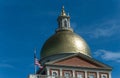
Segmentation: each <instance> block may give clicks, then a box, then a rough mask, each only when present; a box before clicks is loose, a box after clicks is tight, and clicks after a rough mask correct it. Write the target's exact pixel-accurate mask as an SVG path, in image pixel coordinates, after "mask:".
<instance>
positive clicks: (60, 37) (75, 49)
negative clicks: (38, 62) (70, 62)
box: [41, 30, 90, 57]
mask: <svg viewBox="0 0 120 78" xmlns="http://www.w3.org/2000/svg"><path fill="white" fill-rule="evenodd" d="M62 53H82V54H85V55H87V56H90V49H89V47H88V45H87V44H86V42H85V41H84V40H83V39H82V38H81V37H80V36H79V35H77V34H75V33H74V32H72V31H69V30H66V31H59V32H57V33H55V34H54V35H53V36H51V37H50V38H49V39H48V40H47V41H46V42H45V44H44V45H43V47H42V50H41V57H46V56H50V55H54V54H62Z"/></svg>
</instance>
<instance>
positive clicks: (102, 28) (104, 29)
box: [90, 20, 120, 38]
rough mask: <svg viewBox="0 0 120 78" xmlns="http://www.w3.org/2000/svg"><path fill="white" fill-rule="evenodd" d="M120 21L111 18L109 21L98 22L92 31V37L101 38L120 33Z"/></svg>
mask: <svg viewBox="0 0 120 78" xmlns="http://www.w3.org/2000/svg"><path fill="white" fill-rule="evenodd" d="M119 22H120V21H118V20H109V21H107V22H104V23H101V24H96V25H95V26H94V27H95V29H93V30H92V31H91V32H90V37H93V38H99V37H111V36H113V35H115V34H118V33H119V34H120V31H119V29H120V23H119Z"/></svg>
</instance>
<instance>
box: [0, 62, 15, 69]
mask: <svg viewBox="0 0 120 78" xmlns="http://www.w3.org/2000/svg"><path fill="white" fill-rule="evenodd" d="M0 68H14V66H13V65H11V64H6V63H1V64H0Z"/></svg>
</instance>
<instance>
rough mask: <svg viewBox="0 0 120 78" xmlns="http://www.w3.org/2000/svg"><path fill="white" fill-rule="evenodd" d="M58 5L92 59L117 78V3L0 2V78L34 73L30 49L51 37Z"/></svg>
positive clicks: (119, 25)
mask: <svg viewBox="0 0 120 78" xmlns="http://www.w3.org/2000/svg"><path fill="white" fill-rule="evenodd" d="M62 5H64V6H65V10H66V12H67V13H69V15H70V16H71V27H72V28H73V29H74V31H75V32H76V33H77V34H79V35H81V36H82V37H83V38H84V39H85V40H86V42H87V43H88V45H89V46H90V48H91V52H92V55H93V57H94V58H96V59H97V60H100V61H101V62H103V63H106V64H108V65H110V66H112V67H113V72H112V78H119V77H120V69H119V68H120V35H119V34H120V0H74V1H73V0H54V1H53V0H0V78H27V76H28V74H32V73H34V65H33V50H34V48H35V47H36V48H37V57H38V58H40V49H41V47H42V45H43V44H44V42H45V40H46V39H48V38H49V37H50V36H51V35H52V34H54V32H55V29H56V28H57V26H58V25H57V20H56V19H57V17H58V15H59V14H60V11H61V7H62Z"/></svg>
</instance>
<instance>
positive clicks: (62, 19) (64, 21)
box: [56, 6, 73, 32]
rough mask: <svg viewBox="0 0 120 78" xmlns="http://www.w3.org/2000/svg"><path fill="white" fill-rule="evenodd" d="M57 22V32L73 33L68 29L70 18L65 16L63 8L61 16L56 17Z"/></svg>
mask: <svg viewBox="0 0 120 78" xmlns="http://www.w3.org/2000/svg"><path fill="white" fill-rule="evenodd" d="M57 21H58V29H57V30H56V31H57V32H58V31H64V30H70V31H73V29H72V28H71V27H70V16H69V15H66V13H65V10H64V6H63V7H62V11H61V14H60V16H59V17H58V19H57Z"/></svg>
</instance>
